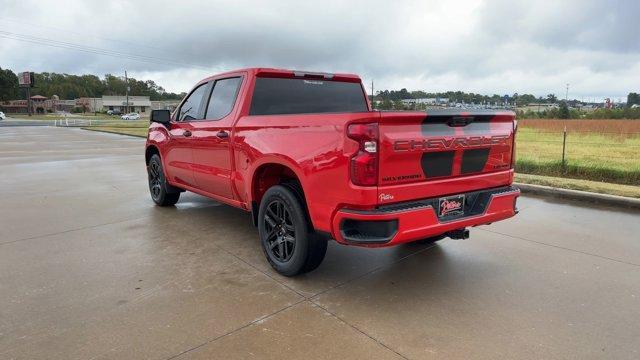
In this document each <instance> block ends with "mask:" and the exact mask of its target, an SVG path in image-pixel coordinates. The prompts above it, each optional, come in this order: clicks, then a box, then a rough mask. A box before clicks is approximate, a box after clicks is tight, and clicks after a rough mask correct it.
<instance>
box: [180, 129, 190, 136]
mask: <svg viewBox="0 0 640 360" xmlns="http://www.w3.org/2000/svg"><path fill="white" fill-rule="evenodd" d="M182 136H184V137H189V136H191V131H189V130H185V131H184V132H183V133H182Z"/></svg>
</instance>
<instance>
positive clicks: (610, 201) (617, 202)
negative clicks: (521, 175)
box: [513, 183, 640, 210]
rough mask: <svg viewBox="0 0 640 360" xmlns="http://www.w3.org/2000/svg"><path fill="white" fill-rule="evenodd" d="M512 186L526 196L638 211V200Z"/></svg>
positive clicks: (547, 187)
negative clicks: (540, 196)
mask: <svg viewBox="0 0 640 360" xmlns="http://www.w3.org/2000/svg"><path fill="white" fill-rule="evenodd" d="M513 184H514V185H515V186H516V187H518V188H520V190H521V191H522V192H523V193H526V194H536V195H543V196H553V197H559V198H564V199H571V200H580V201H588V202H595V203H599V204H607V205H613V206H621V207H626V208H633V209H638V210H640V199H636V198H631V197H626V196H618V195H608V194H598V193H593V192H588V191H581V190H571V189H560V188H555V187H551V186H544V185H532V184H523V183H513Z"/></svg>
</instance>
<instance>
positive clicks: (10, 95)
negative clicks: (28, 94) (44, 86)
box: [0, 68, 20, 101]
mask: <svg viewBox="0 0 640 360" xmlns="http://www.w3.org/2000/svg"><path fill="white" fill-rule="evenodd" d="M19 97H20V88H19V87H18V76H17V75H16V74H14V73H13V71H11V70H9V69H5V70H2V68H0V100H2V101H4V100H13V99H17V98H19Z"/></svg>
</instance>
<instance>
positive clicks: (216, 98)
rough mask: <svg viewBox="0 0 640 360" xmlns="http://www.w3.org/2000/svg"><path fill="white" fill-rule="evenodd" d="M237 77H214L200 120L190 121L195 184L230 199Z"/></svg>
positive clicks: (238, 80) (237, 87)
mask: <svg viewBox="0 0 640 360" xmlns="http://www.w3.org/2000/svg"><path fill="white" fill-rule="evenodd" d="M241 83H242V77H241V76H235V77H227V78H222V79H216V80H215V81H214V83H213V86H212V90H211V95H210V96H209V98H208V99H206V100H205V101H207V105H206V111H205V116H204V120H202V121H198V122H194V126H195V129H194V131H193V135H192V136H193V144H194V146H193V159H194V167H193V169H194V176H195V180H196V184H197V187H198V188H199V189H201V190H204V191H206V192H207V193H209V194H211V195H215V196H220V197H223V198H226V199H234V195H233V191H232V172H233V171H232V170H233V166H232V160H231V159H232V149H231V146H230V144H231V136H232V132H231V130H232V127H233V121H234V119H235V118H236V112H237V111H238V109H237V106H235V104H236V102H237V98H238V92H239V89H240V84H241Z"/></svg>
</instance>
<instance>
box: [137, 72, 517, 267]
mask: <svg viewBox="0 0 640 360" xmlns="http://www.w3.org/2000/svg"><path fill="white" fill-rule="evenodd" d="M515 131H516V123H515V120H514V113H513V112H509V111H493V112H484V111H475V110H474V111H471V112H460V111H448V110H435V111H427V112H426V113H425V112H417V111H416V112H381V111H373V110H372V108H371V105H370V103H369V101H368V99H367V95H366V92H365V90H364V88H363V86H362V82H361V80H360V78H359V77H358V76H356V75H351V74H329V73H310V72H301V71H290V70H280V69H266V68H251V69H242V70H237V71H231V72H227V73H224V74H219V75H215V76H212V77H210V78H207V79H204V80H202V81H200V82H199V83H198V84H197V85H196V86H195V87H194V88H193V90H191V92H190V93H189V94H188V95H187V96H186V98H185V99H184V100H183V101H182V102H181V104H180V105H179V106H178V108H177V109H176V110H175V111H174V112H173V113H170V112H169V111H168V110H154V111H153V112H152V113H151V125H150V127H149V135H148V139H147V144H146V163H147V170H148V175H149V176H148V177H149V189H150V192H151V197H152V199H153V201H154V202H155V203H156V204H158V205H160V206H171V205H174V204H175V203H176V202H177V201H178V198H179V197H180V193H181V192H183V191H185V190H188V191H192V192H195V193H198V194H201V195H204V196H207V197H210V198H212V199H215V200H218V201H220V202H223V203H226V204H229V205H232V206H236V207H239V208H241V209H244V210H246V211H248V212H251V214H252V219H253V223H254V225H256V226H257V227H258V232H259V236H260V239H261V243H262V248H263V250H264V253H265V256H266V258H267V260H268V261H269V263H270V264H271V265H272V266H273V268H274V269H275V270H277V271H278V272H279V273H281V274H283V275H286V276H293V275H296V274H300V273H303V272H306V271H310V270H313V269H315V268H316V267H318V266H319V265H320V263H321V262H322V260H323V258H324V256H325V253H326V249H327V240H328V239H335V240H336V241H337V242H339V243H341V244H345V245H358V246H370V247H375V246H391V245H397V244H401V243H406V242H410V241H417V240H425V239H426V240H427V241H429V240H434V239H439V238H442V237H445V236H448V237H451V238H457V239H460V238H467V237H468V236H469V232H468V230H466V228H467V227H470V226H476V225H483V224H489V223H492V222H495V221H498V220H502V219H506V218H509V217H512V216H514V215H515V214H516V213H517V210H516V198H517V197H518V195H519V194H520V191H519V190H518V189H516V188H514V187H512V186H511V184H512V181H513V163H514V144H515V143H514V138H515Z"/></svg>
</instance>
